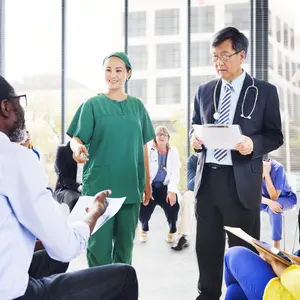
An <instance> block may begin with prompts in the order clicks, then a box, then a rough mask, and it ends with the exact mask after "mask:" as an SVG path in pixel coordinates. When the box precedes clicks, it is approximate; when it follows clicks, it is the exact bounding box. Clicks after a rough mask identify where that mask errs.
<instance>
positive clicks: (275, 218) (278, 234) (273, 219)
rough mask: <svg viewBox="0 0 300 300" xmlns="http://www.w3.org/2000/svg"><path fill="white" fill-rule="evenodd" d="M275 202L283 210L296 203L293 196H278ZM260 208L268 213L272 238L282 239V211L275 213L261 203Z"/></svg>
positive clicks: (275, 239)
mask: <svg viewBox="0 0 300 300" xmlns="http://www.w3.org/2000/svg"><path fill="white" fill-rule="evenodd" d="M276 202H278V203H279V204H280V205H281V206H282V210H283V211H285V210H289V209H292V208H293V206H294V205H295V204H296V200H295V199H294V198H293V197H279V198H278V199H277V201H276ZM260 210H261V211H262V210H263V211H265V212H266V213H268V214H269V218H270V224H271V227H272V240H273V241H280V240H281V239H282V213H277V214H275V213H274V212H273V211H272V210H271V209H270V208H269V206H268V205H266V204H261V205H260Z"/></svg>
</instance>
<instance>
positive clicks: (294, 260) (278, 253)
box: [224, 226, 300, 266]
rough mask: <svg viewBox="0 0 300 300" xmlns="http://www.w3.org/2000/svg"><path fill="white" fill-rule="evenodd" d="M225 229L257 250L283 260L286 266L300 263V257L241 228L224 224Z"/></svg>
mask: <svg viewBox="0 0 300 300" xmlns="http://www.w3.org/2000/svg"><path fill="white" fill-rule="evenodd" d="M224 229H225V230H226V231H228V232H231V233H232V234H234V235H236V236H237V237H239V238H240V239H242V240H244V241H246V242H247V243H249V244H250V245H252V246H253V247H255V248H256V249H257V250H259V251H260V252H264V253H266V254H269V255H270V256H272V257H273V258H275V259H276V260H278V261H280V262H282V263H283V264H285V265H286V266H289V265H291V264H297V265H300V257H298V256H295V255H292V254H289V253H287V252H284V251H282V250H279V249H277V248H275V247H273V246H271V245H270V244H268V243H266V242H262V241H259V240H257V239H255V238H253V237H252V236H250V235H249V234H247V233H246V232H245V231H243V230H242V229H241V228H237V227H229V226H224Z"/></svg>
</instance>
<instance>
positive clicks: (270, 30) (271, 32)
mask: <svg viewBox="0 0 300 300" xmlns="http://www.w3.org/2000/svg"><path fill="white" fill-rule="evenodd" d="M268 14H269V16H268V22H269V25H268V33H269V35H270V36H272V35H273V20H272V12H271V11H270V10H269V11H268Z"/></svg>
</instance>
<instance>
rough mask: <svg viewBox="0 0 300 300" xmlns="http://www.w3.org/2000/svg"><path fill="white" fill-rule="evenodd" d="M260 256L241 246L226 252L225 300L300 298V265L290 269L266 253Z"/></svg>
mask: <svg viewBox="0 0 300 300" xmlns="http://www.w3.org/2000/svg"><path fill="white" fill-rule="evenodd" d="M257 250H258V249H257ZM258 251H259V250H258ZM260 255H261V257H260V256H258V255H257V254H256V253H254V252H252V251H250V250H249V249H247V248H245V247H240V246H239V247H232V248H230V249H228V250H227V252H226V255H225V260H224V264H225V283H226V286H227V291H226V296H225V299H226V300H237V299H238V300H244V299H245V300H247V299H249V300H259V299H263V300H283V299H284V300H295V299H300V266H298V265H291V266H289V267H287V266H286V265H285V264H283V263H282V262H279V261H278V260H276V259H274V258H273V257H271V256H269V255H267V254H264V253H260Z"/></svg>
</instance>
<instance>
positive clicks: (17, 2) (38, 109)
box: [4, 0, 61, 186]
mask: <svg viewBox="0 0 300 300" xmlns="http://www.w3.org/2000/svg"><path fill="white" fill-rule="evenodd" d="M60 36H61V4H60V2H59V1H52V0H44V1H39V0H26V1H22V0H10V1H5V69H4V73H5V76H6V78H7V79H8V80H9V81H10V82H11V83H12V85H13V86H14V87H15V88H16V91H17V93H26V94H27V98H28V107H27V112H26V124H27V129H28V130H29V132H30V135H31V138H32V142H33V145H34V147H35V148H36V149H37V150H38V151H39V152H40V155H41V161H42V163H43V164H44V166H45V168H46V170H47V172H48V174H49V184H50V185H52V186H53V185H54V183H55V174H54V171H53V162H54V157H55V153H56V148H57V145H58V144H59V141H60V132H61V113H60V94H61V87H60V78H61V77H60V76H61V68H60V51H61V38H60Z"/></svg>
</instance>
